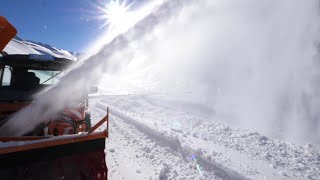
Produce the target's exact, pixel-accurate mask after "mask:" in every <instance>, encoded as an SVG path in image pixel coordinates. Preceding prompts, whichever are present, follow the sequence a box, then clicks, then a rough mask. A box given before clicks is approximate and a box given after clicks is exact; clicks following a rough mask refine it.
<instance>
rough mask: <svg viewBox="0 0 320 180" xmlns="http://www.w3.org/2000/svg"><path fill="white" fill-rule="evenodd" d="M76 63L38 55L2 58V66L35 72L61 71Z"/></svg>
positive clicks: (13, 55)
mask: <svg viewBox="0 0 320 180" xmlns="http://www.w3.org/2000/svg"><path fill="white" fill-rule="evenodd" d="M74 62H75V61H73V60H70V59H65V58H57V57H54V56H50V55H38V54H29V55H21V54H12V55H4V56H2V57H0V66H5V65H7V66H11V67H20V68H27V69H33V70H51V71H61V70H63V69H65V68H66V67H67V66H69V65H71V64H73V63H74Z"/></svg>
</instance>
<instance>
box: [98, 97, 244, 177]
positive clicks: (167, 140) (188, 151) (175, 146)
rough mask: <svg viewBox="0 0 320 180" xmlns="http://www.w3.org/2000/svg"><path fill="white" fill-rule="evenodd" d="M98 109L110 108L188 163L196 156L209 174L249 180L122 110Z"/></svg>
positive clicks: (112, 112) (102, 106) (103, 106)
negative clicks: (183, 145)
mask: <svg viewBox="0 0 320 180" xmlns="http://www.w3.org/2000/svg"><path fill="white" fill-rule="evenodd" d="M96 107H97V108H99V109H102V110H105V109H106V107H109V108H110V114H111V115H113V116H116V117H118V118H120V119H122V120H123V121H124V122H125V123H127V124H130V125H132V126H134V127H135V128H136V129H138V130H139V131H141V132H142V133H144V134H146V135H147V136H148V137H150V138H151V139H153V140H155V141H156V142H157V143H159V144H160V145H162V146H166V147H169V148H170V149H171V150H172V151H173V152H174V153H177V154H180V155H181V156H182V158H183V159H184V160H185V161H186V162H187V161H188V160H189V159H190V157H192V156H196V157H197V159H196V161H197V163H198V164H199V165H200V166H201V167H202V168H203V170H205V171H207V172H214V173H215V175H216V176H218V177H220V178H221V179H230V180H247V179H248V178H246V177H244V176H243V175H241V174H239V173H238V172H236V171H234V170H232V169H230V168H228V167H225V166H223V165H221V164H219V163H216V162H212V161H210V160H208V159H206V158H204V157H202V156H201V154H199V153H197V151H196V150H194V149H192V148H190V147H182V145H181V143H180V141H179V139H178V138H175V137H167V136H165V135H163V134H161V133H160V132H157V131H154V130H153V129H151V128H149V127H147V126H145V125H144V124H142V123H140V122H138V121H137V120H135V119H133V118H132V117H129V116H127V115H125V114H124V113H121V110H118V109H117V108H116V107H113V106H110V105H108V104H104V103H101V102H100V103H97V104H96Z"/></svg>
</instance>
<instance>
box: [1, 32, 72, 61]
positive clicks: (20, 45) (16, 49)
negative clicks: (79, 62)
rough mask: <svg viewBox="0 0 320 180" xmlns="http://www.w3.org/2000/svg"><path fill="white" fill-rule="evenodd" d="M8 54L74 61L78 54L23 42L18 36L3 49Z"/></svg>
mask: <svg viewBox="0 0 320 180" xmlns="http://www.w3.org/2000/svg"><path fill="white" fill-rule="evenodd" d="M4 51H5V52H7V53H8V54H46V55H52V56H55V57H61V58H67V59H72V60H76V59H77V56H78V54H77V53H74V52H69V51H67V50H62V49H59V48H56V47H52V46H50V45H47V44H43V43H38V42H33V41H27V40H23V39H22V38H20V37H19V36H16V37H15V38H13V39H12V40H11V41H10V42H9V44H8V45H7V46H6V47H5V48H4Z"/></svg>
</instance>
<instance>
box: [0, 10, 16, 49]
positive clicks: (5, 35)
mask: <svg viewBox="0 0 320 180" xmlns="http://www.w3.org/2000/svg"><path fill="white" fill-rule="evenodd" d="M16 34H17V30H16V28H14V27H13V26H12V25H11V24H10V22H9V21H8V20H7V19H6V18H4V17H3V16H0V52H1V51H2V50H3V49H4V48H5V47H6V45H7V44H8V43H9V41H10V40H11V39H12V38H13V37H14V36H16Z"/></svg>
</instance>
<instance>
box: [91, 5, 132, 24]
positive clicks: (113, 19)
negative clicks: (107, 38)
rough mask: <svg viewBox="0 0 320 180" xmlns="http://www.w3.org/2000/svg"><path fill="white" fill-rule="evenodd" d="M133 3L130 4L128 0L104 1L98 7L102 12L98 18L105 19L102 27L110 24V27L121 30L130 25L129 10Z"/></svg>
mask: <svg viewBox="0 0 320 180" xmlns="http://www.w3.org/2000/svg"><path fill="white" fill-rule="evenodd" d="M133 3H134V1H133V2H132V3H130V4H128V3H127V1H126V0H122V1H121V0H110V1H104V2H103V3H102V4H101V5H99V6H98V7H97V8H98V10H99V11H100V14H101V15H99V16H98V19H102V20H104V21H105V22H104V23H103V24H102V27H105V26H107V25H108V26H109V28H110V29H113V30H117V29H118V30H119V29H122V28H126V27H127V26H129V24H130V19H131V18H130V13H129V12H128V10H129V8H130V7H131V6H132V4H133Z"/></svg>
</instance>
